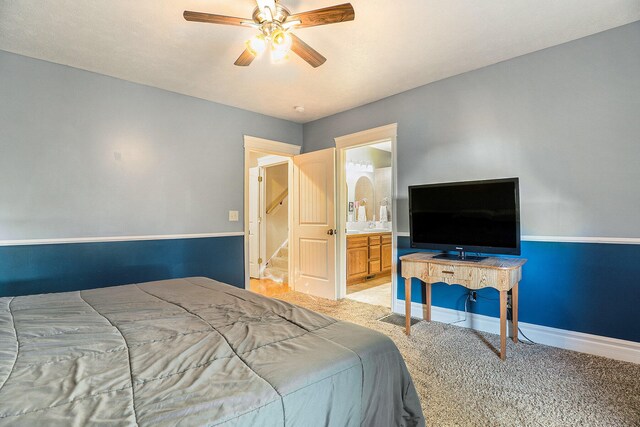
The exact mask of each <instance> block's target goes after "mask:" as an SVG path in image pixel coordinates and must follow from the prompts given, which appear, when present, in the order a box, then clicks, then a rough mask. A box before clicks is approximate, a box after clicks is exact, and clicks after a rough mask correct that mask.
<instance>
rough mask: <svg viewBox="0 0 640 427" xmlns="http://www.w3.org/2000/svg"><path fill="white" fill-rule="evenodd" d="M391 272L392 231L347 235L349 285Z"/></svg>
mask: <svg viewBox="0 0 640 427" xmlns="http://www.w3.org/2000/svg"><path fill="white" fill-rule="evenodd" d="M390 273H391V233H390V232H384V233H358V234H348V235H347V285H350V284H353V283H358V282H362V281H364V280H366V279H372V278H374V277H377V276H383V275H386V274H390Z"/></svg>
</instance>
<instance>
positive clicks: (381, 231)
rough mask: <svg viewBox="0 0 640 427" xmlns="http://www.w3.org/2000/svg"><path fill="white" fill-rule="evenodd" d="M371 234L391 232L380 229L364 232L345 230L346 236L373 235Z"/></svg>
mask: <svg viewBox="0 0 640 427" xmlns="http://www.w3.org/2000/svg"><path fill="white" fill-rule="evenodd" d="M373 233H391V230H382V229H376V228H374V229H366V230H347V235H349V236H351V235H354V234H373Z"/></svg>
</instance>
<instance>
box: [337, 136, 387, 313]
mask: <svg viewBox="0 0 640 427" xmlns="http://www.w3.org/2000/svg"><path fill="white" fill-rule="evenodd" d="M334 140H335V144H336V149H337V156H336V157H337V162H338V165H337V171H336V172H337V173H336V175H337V176H336V189H337V191H338V197H337V203H336V221H337V227H338V236H339V237H338V247H337V250H336V263H337V267H338V268H336V274H337V282H336V284H337V286H336V289H337V295H336V296H337V298H338V299H342V298H344V297H345V296H346V295H347V233H346V229H347V220H346V215H345V214H344V213H345V212H346V211H347V199H348V195H347V176H346V163H347V162H346V151H347V149H349V148H355V147H363V146H367V145H372V144H376V143H378V142H383V141H391V199H392V201H393V203H392V206H391V310H393V307H395V304H396V300H397V289H398V274H397V270H398V216H397V211H398V210H397V205H398V156H397V153H398V150H397V146H398V124H397V123H391V124H388V125H385V126H380V127H377V128H373V129H367V130H364V131H361V132H356V133H352V134H350V135H344V136H340V137H337V138H335V139H334Z"/></svg>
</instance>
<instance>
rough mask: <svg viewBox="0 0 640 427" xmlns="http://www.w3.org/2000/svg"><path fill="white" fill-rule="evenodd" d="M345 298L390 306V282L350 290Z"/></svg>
mask: <svg viewBox="0 0 640 427" xmlns="http://www.w3.org/2000/svg"><path fill="white" fill-rule="evenodd" d="M345 298H348V299H350V300H354V301H360V302H364V303H367V304H374V305H381V306H383V307H387V308H389V309H390V308H391V282H389V283H385V284H382V285H378V286H374V287H373V288H369V289H365V290H363V291H358V292H352V293H350V294H348V295H347V296H346V297H345Z"/></svg>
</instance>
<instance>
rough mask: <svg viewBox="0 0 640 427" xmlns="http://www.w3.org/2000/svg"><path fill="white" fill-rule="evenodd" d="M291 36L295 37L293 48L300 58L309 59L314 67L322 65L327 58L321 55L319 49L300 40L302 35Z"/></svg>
mask: <svg viewBox="0 0 640 427" xmlns="http://www.w3.org/2000/svg"><path fill="white" fill-rule="evenodd" d="M291 38H292V39H293V43H292V44H291V50H292V51H293V52H294V53H295V54H296V55H298V56H299V57H300V58H302V59H304V60H305V61H307V62H308V63H309V65H311V66H312V67H313V68H317V67H319V66H321V65H322V64H324V62H325V61H326V60H327V58H325V57H324V56H322V55H320V53H318V51H317V50H315V49H314V48H312V47H311V46H309V45H308V44H306V43H305V42H303V41H302V40H300V37H298V36H296V35H295V34H291Z"/></svg>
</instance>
